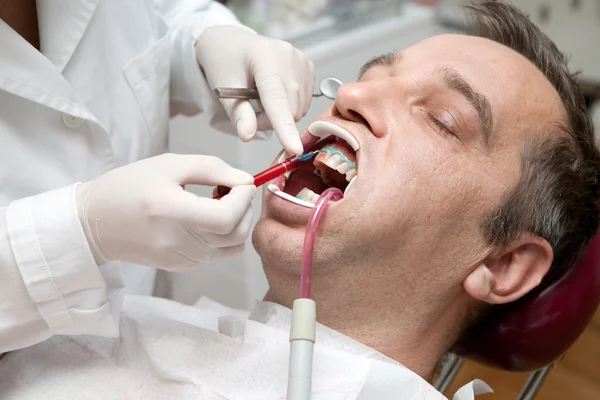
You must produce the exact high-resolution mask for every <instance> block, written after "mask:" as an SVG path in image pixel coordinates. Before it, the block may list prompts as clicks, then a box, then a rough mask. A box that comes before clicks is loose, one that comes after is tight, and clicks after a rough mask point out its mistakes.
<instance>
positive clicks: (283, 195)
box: [267, 183, 315, 208]
mask: <svg viewBox="0 0 600 400" xmlns="http://www.w3.org/2000/svg"><path fill="white" fill-rule="evenodd" d="M267 189H268V190H269V192H271V193H273V194H274V195H275V196H278V197H281V198H282V199H284V200H287V201H291V202H292V203H294V204H298V205H299V206H302V207H306V208H315V205H314V204H313V203H310V202H308V201H306V200H301V199H297V198H295V197H294V196H292V195H289V194H287V193H286V192H284V191H281V190H280V189H279V188H278V187H277V185H273V184H272V183H271V184H270V185H269V186H267Z"/></svg>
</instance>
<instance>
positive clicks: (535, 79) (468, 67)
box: [361, 34, 564, 128]
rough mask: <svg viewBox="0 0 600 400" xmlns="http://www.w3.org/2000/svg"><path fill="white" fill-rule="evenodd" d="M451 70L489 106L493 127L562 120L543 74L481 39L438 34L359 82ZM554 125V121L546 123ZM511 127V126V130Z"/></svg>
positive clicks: (505, 49)
mask: <svg viewBox="0 0 600 400" xmlns="http://www.w3.org/2000/svg"><path fill="white" fill-rule="evenodd" d="M442 66H449V67H451V68H453V69H455V70H456V71H457V72H459V73H460V74H461V75H462V76H463V77H464V78H465V79H466V80H467V82H468V83H469V84H470V85H471V86H472V87H473V88H474V89H475V90H476V91H477V92H479V93H480V94H482V95H484V96H485V97H486V98H487V99H488V100H489V102H490V104H491V106H492V114H493V117H494V121H495V122H498V123H499V124H500V125H496V124H495V128H502V127H506V125H508V124H510V125H514V124H517V123H521V124H534V123H535V124H538V128H539V124H540V123H543V122H544V121H547V122H548V123H554V120H556V119H557V117H558V116H562V115H564V110H563V107H562V104H561V101H560V97H559V95H558V93H557V92H556V90H555V89H554V87H553V86H552V84H551V83H550V82H549V81H548V80H547V79H546V77H545V76H544V74H543V73H542V72H541V71H540V70H539V69H538V68H537V67H536V66H535V65H533V63H531V62H530V61H529V60H527V59H526V58H525V57H523V56H522V55H520V54H519V53H517V52H516V51H514V50H512V49H509V48H508V47H506V46H504V45H502V44H500V43H497V42H494V41H491V40H488V39H485V38H480V37H474V36H467V35H450V34H448V35H438V36H434V37H431V38H428V39H426V40H424V41H422V42H420V43H417V44H416V45H414V46H412V47H409V48H407V49H405V50H404V51H402V52H401V53H399V54H397V55H396V56H395V57H387V58H386V59H382V60H381V63H375V65H373V66H372V67H371V68H368V69H367V70H366V71H365V72H364V74H363V75H362V77H361V81H368V80H371V79H379V78H383V77H387V78H394V77H400V78H401V77H407V78H409V79H412V80H422V79H428V73H431V72H432V71H435V70H436V69H438V68H439V67H442ZM550 121H552V122H550ZM513 128H514V126H513Z"/></svg>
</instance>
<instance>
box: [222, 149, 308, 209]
mask: <svg viewBox="0 0 600 400" xmlns="http://www.w3.org/2000/svg"><path fill="white" fill-rule="evenodd" d="M317 154H319V151H318V150H315V151H309V152H308V153H304V154H302V155H300V156H292V157H290V158H286V159H285V160H283V161H282V162H280V163H278V164H275V165H273V166H271V167H269V168H267V169H266V170H264V171H262V172H259V173H258V174H256V175H254V186H256V187H258V186H261V185H264V184H265V183H267V182H270V181H272V180H273V179H275V178H277V177H278V176H281V175H283V174H285V173H287V172H290V171H293V170H295V169H297V168H299V167H300V166H301V165H302V163H303V162H305V161H308V160H310V159H312V158H313V157H314V156H316V155H317ZM230 190H231V188H228V187H226V186H217V192H216V194H215V195H214V196H213V199H220V198H221V197H223V196H225V195H226V194H227V193H229V191H230Z"/></svg>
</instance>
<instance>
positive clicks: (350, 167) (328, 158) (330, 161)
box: [321, 146, 357, 182]
mask: <svg viewBox="0 0 600 400" xmlns="http://www.w3.org/2000/svg"><path fill="white" fill-rule="evenodd" d="M321 152H322V153H326V155H325V159H324V160H323V163H324V164H325V165H327V166H328V167H329V168H331V169H333V170H336V171H338V172H339V173H340V174H342V175H346V180H347V181H348V182H350V181H351V180H352V178H354V177H355V176H356V171H357V170H356V165H355V164H354V163H353V162H352V161H350V160H348V158H346V156H345V155H344V153H342V152H341V151H339V150H335V149H334V148H333V147H331V146H327V147H325V148H323V149H321Z"/></svg>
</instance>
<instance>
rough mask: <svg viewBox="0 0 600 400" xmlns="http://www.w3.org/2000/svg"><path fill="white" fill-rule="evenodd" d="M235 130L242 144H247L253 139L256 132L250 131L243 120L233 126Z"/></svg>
mask: <svg viewBox="0 0 600 400" xmlns="http://www.w3.org/2000/svg"><path fill="white" fill-rule="evenodd" d="M235 130H236V131H237V133H238V136H239V137H240V139H242V141H243V142H249V141H251V140H252V139H254V135H255V134H256V130H255V129H252V128H251V127H250V126H248V124H246V123H245V122H244V120H241V119H239V120H238V121H237V122H236V124H235Z"/></svg>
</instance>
